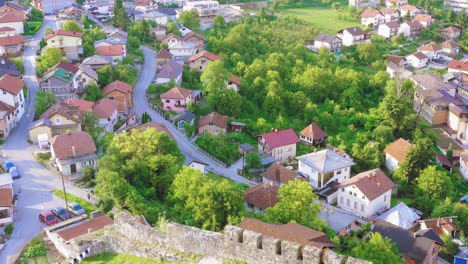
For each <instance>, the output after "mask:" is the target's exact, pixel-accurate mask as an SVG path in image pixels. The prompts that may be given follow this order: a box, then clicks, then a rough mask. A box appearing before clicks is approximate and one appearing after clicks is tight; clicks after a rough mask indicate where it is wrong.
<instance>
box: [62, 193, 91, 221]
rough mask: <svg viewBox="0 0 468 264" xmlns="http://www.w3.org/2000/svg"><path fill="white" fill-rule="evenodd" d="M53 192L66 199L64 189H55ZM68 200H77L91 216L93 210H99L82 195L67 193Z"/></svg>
mask: <svg viewBox="0 0 468 264" xmlns="http://www.w3.org/2000/svg"><path fill="white" fill-rule="evenodd" d="M53 193H54V194H55V195H57V196H58V197H60V198H62V199H65V196H64V195H63V191H61V190H55V191H53ZM67 201H68V202H69V203H70V202H77V203H79V204H80V205H81V206H83V208H84V209H85V211H86V214H87V215H88V216H89V217H90V218H91V212H94V211H96V210H97V208H96V206H94V205H93V204H91V203H89V202H88V201H86V200H85V199H82V198H80V197H77V196H75V195H72V194H69V193H67Z"/></svg>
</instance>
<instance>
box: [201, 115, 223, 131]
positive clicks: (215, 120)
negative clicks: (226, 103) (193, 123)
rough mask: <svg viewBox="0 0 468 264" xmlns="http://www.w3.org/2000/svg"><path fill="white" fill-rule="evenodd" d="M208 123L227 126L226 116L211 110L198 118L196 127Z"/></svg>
mask: <svg viewBox="0 0 468 264" xmlns="http://www.w3.org/2000/svg"><path fill="white" fill-rule="evenodd" d="M210 123H212V124H213V125H215V126H218V127H220V128H227V116H223V115H220V114H218V113H217V112H211V113H209V114H207V115H205V116H203V117H201V118H200V120H198V127H202V126H204V125H208V124H210Z"/></svg>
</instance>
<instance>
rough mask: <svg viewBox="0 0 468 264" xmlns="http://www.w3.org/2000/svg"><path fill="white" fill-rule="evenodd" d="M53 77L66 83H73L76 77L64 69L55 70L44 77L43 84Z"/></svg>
mask: <svg viewBox="0 0 468 264" xmlns="http://www.w3.org/2000/svg"><path fill="white" fill-rule="evenodd" d="M52 76H54V77H56V78H58V79H60V80H62V81H64V82H67V83H71V82H72V81H73V77H74V76H75V75H74V74H73V73H72V72H69V71H66V70H64V69H63V68H53V69H51V70H50V71H48V72H46V73H45V74H44V75H43V76H42V80H41V82H44V81H47V80H48V79H49V78H50V77H52Z"/></svg>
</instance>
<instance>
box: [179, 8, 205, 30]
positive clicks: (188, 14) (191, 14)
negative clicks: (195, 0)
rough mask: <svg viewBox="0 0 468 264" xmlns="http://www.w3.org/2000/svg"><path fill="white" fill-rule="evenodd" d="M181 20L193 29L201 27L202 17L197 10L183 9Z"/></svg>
mask: <svg viewBox="0 0 468 264" xmlns="http://www.w3.org/2000/svg"><path fill="white" fill-rule="evenodd" d="M179 22H180V23H181V24H183V25H184V26H186V27H188V28H190V29H191V30H196V29H198V28H199V27H200V17H199V16H198V13H197V11H195V10H190V11H183V12H182V13H180V14H179Z"/></svg>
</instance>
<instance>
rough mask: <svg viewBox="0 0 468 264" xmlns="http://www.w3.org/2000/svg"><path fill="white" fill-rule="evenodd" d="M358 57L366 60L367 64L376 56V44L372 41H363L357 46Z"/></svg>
mask: <svg viewBox="0 0 468 264" xmlns="http://www.w3.org/2000/svg"><path fill="white" fill-rule="evenodd" d="M357 51H358V53H359V58H360V59H361V60H363V61H366V62H367V64H370V63H371V62H373V61H374V60H375V59H376V58H377V57H376V55H377V54H378V52H377V46H376V45H375V44H374V43H364V44H359V45H358V46H357Z"/></svg>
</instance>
